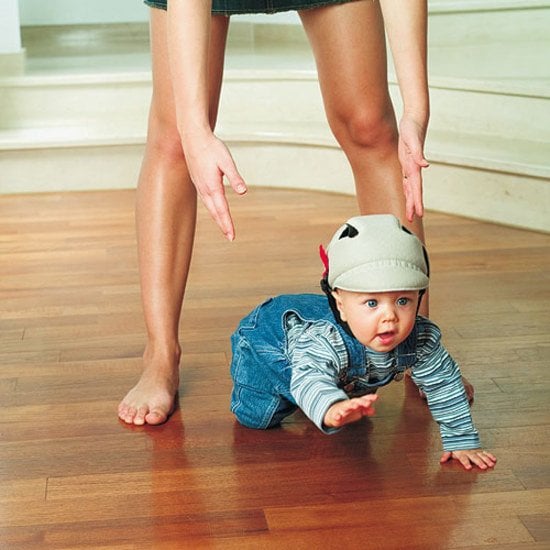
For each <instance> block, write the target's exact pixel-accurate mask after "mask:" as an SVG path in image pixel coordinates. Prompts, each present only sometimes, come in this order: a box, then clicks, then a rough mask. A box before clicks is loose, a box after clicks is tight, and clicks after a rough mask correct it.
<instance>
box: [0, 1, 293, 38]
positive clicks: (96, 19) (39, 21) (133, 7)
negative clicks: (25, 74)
mask: <svg viewBox="0 0 550 550" xmlns="http://www.w3.org/2000/svg"><path fill="white" fill-rule="evenodd" d="M4 2H13V3H15V4H17V0H0V4H2V5H3V4H4ZM19 6H20V11H21V24H22V25H70V24H78V23H128V22H139V21H147V19H148V13H149V8H148V7H147V6H146V5H145V4H143V1H142V0H19ZM0 13H1V12H0ZM236 18H238V19H240V20H243V21H251V22H254V23H261V22H264V21H269V22H270V23H299V19H298V16H297V14H296V13H292V12H285V13H278V14H274V15H247V16H237V17H236ZM0 19H1V18H0ZM0 29H1V28H0ZM0 36H1V35H0Z"/></svg>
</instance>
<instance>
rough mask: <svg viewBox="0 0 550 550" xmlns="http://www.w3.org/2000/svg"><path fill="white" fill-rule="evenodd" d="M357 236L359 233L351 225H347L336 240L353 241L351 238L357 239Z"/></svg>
mask: <svg viewBox="0 0 550 550" xmlns="http://www.w3.org/2000/svg"><path fill="white" fill-rule="evenodd" d="M357 235H359V231H357V229H356V228H355V227H353V225H350V224H349V223H347V224H346V228H345V229H344V231H342V233H340V236H339V237H338V240H340V239H345V238H348V239H353V237H357Z"/></svg>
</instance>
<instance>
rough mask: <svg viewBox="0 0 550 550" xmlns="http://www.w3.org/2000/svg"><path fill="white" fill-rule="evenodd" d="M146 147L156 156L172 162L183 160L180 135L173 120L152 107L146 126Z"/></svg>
mask: <svg viewBox="0 0 550 550" xmlns="http://www.w3.org/2000/svg"><path fill="white" fill-rule="evenodd" d="M147 148H148V149H149V150H150V151H151V152H153V153H154V154H155V155H156V156H157V158H163V159H165V160H168V161H173V162H185V156H184V154H183V147H182V144H181V137H180V135H179V132H178V129H177V127H176V124H175V121H174V120H172V118H170V117H168V116H166V115H165V114H163V113H162V112H158V111H157V110H155V108H154V107H153V108H152V109H151V112H150V115H149V126H148V128H147Z"/></svg>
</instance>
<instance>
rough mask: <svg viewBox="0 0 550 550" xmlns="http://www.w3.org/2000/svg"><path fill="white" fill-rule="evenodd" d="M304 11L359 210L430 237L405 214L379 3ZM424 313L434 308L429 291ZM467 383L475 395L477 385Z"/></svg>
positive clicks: (418, 222) (328, 109) (327, 107)
mask: <svg viewBox="0 0 550 550" xmlns="http://www.w3.org/2000/svg"><path fill="white" fill-rule="evenodd" d="M300 17H301V19H302V23H303V25H304V29H305V31H306V33H307V35H308V38H309V41H310V43H311V46H312V49H313V53H314V55H315V60H316V63H317V71H318V73H319V83H320V85H321V93H322V95H323V101H324V104H325V111H326V114H327V119H328V122H329V125H330V127H331V129H332V132H333V133H334V136H335V137H336V139H337V140H338V143H340V145H341V147H342V149H343V150H344V153H345V154H346V156H347V158H348V160H349V162H350V165H351V169H352V171H353V176H354V179H355V187H356V190H357V201H358V203H359V210H360V211H361V213H362V214H380V213H391V214H394V215H395V216H397V217H398V218H399V219H400V220H401V222H402V223H403V224H404V225H406V226H407V227H409V228H410V229H411V230H412V231H414V233H416V235H418V236H419V237H420V238H421V239H422V240H424V228H423V224H422V220H421V219H418V218H415V220H414V221H413V222H412V223H409V222H408V220H407V218H406V216H405V196H404V194H403V189H402V185H401V182H402V171H401V165H400V164H399V159H398V156H397V139H398V134H397V123H396V120H395V114H394V110H393V106H392V103H391V100H390V95H389V91H388V80H387V58H386V43H385V37H384V23H383V20H382V14H381V12H380V6H379V5H378V3H377V2H371V1H357V2H350V3H347V4H340V5H335V6H330V7H326V8H318V9H313V10H304V11H302V12H300ZM420 313H421V314H422V315H425V316H426V317H427V316H428V314H429V303H428V294H426V295H425V296H424V298H423V299H422V303H421V306H420ZM463 381H464V387H465V389H466V393H467V395H468V398H469V399H470V400H471V399H472V398H473V394H474V388H473V386H472V385H471V384H470V383H469V382H468V380H466V379H465V378H463Z"/></svg>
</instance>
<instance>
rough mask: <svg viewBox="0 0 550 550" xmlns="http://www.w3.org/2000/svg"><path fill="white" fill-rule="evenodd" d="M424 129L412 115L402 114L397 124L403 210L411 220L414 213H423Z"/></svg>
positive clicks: (425, 163)
mask: <svg viewBox="0 0 550 550" xmlns="http://www.w3.org/2000/svg"><path fill="white" fill-rule="evenodd" d="M425 138H426V129H425V127H424V126H423V125H421V124H419V123H418V122H417V121H415V120H414V119H413V118H412V117H410V116H407V115H404V116H403V118H402V119H401V122H400V124H399V144H398V154H399V162H400V163H401V170H402V171H403V191H404V193H405V211H406V216H407V219H408V220H409V221H410V222H412V221H413V219H414V216H415V214H416V215H417V216H419V217H422V216H423V215H424V204H423V201H422V168H427V167H428V166H429V164H428V161H427V160H426V159H425V158H424V140H425Z"/></svg>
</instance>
